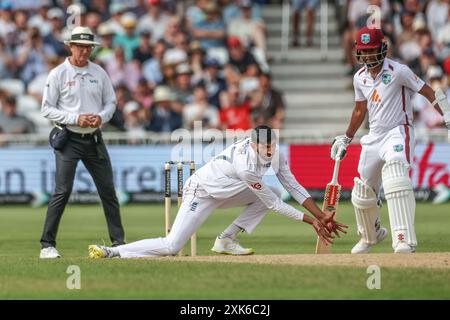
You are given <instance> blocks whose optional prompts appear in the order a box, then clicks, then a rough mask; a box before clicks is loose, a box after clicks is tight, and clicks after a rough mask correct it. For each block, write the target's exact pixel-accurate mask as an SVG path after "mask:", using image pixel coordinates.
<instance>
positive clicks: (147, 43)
mask: <svg viewBox="0 0 450 320" xmlns="http://www.w3.org/2000/svg"><path fill="white" fill-rule="evenodd" d="M139 36H140V43H139V47H137V48H136V49H134V51H133V60H136V61H138V62H139V64H140V65H142V64H143V63H144V62H145V61H147V60H149V59H151V58H152V45H151V33H150V32H149V31H147V30H143V31H141V33H140V35H139Z"/></svg>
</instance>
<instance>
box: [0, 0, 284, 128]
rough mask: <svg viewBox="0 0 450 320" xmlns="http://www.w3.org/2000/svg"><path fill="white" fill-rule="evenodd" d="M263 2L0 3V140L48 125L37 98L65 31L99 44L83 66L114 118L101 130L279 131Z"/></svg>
mask: <svg viewBox="0 0 450 320" xmlns="http://www.w3.org/2000/svg"><path fill="white" fill-rule="evenodd" d="M265 3H267V1H265V0H259V1H258V0H253V1H252V0H217V1H213V0H195V1H175V0H126V1H124V0H110V1H106V0H91V1H67V0H33V1H31V0H20V1H19V0H18V1H12V0H0V79H1V80H0V109H1V110H0V134H1V133H2V132H3V133H33V132H36V131H38V132H39V131H43V130H44V129H47V128H48V127H49V126H50V125H51V124H49V123H45V121H47V120H46V119H44V118H43V117H42V115H41V114H40V104H41V101H42V95H43V90H44V87H45V83H46V79H47V75H48V73H49V71H50V70H51V69H52V68H54V67H55V66H57V65H58V64H60V63H62V62H63V61H64V59H66V58H67V56H68V55H69V54H70V52H69V50H68V48H67V47H66V46H65V45H64V43H63V41H64V40H67V39H68V38H69V37H70V31H71V28H70V27H69V26H70V25H73V26H75V24H81V25H83V26H87V27H89V28H90V29H91V30H92V32H93V33H94V34H95V35H96V39H95V40H96V41H98V42H100V43H101V44H102V45H101V46H98V47H96V48H94V50H93V52H92V56H91V60H92V61H93V62H95V63H97V64H100V65H101V66H102V67H103V68H104V69H105V70H106V71H107V73H108V74H109V76H110V78H111V81H112V83H113V86H114V88H115V92H116V98H117V110H116V112H115V114H114V116H113V118H112V119H111V121H110V122H109V123H108V124H106V125H105V126H104V128H103V129H104V130H105V131H119V132H125V131H127V132H131V133H132V134H133V135H135V136H139V135H141V134H145V133H146V132H149V131H151V132H157V133H160V132H171V131H173V130H175V129H178V128H186V129H192V128H193V127H194V125H197V124H196V121H201V122H200V125H201V126H203V128H216V129H221V130H223V129H244V130H246V129H249V128H251V127H252V126H255V125H259V124H269V125H271V126H273V127H274V128H282V126H283V119H284V109H285V105H284V102H283V98H282V94H281V93H280V92H279V91H278V90H276V89H274V88H273V87H272V85H271V75H270V69H269V64H268V57H267V49H266V29H265V24H264V21H263V20H262V17H261V6H262V5H264V4H265ZM74 6H76V7H75V8H74ZM74 12H75V13H77V12H79V13H80V15H78V16H76V15H74V14H73V13H74ZM197 123H198V122H197Z"/></svg>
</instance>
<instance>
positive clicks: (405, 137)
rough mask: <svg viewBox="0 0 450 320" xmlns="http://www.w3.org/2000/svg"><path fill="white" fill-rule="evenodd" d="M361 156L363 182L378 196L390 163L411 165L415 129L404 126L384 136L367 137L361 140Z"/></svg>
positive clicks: (359, 167) (370, 135) (360, 170)
mask: <svg viewBox="0 0 450 320" xmlns="http://www.w3.org/2000/svg"><path fill="white" fill-rule="evenodd" d="M361 146H362V150H361V156H360V158H359V165H358V172H359V175H360V177H361V180H362V181H364V182H365V183H366V184H367V185H369V186H370V187H371V188H372V189H373V191H375V193H376V194H377V195H378V194H379V191H380V187H381V183H382V180H381V170H382V169H383V166H384V164H385V163H386V162H388V161H395V160H397V161H401V162H403V163H405V164H406V165H408V166H409V165H410V164H411V162H412V160H413V154H414V147H415V142H414V129H413V128H412V127H411V126H407V125H402V126H398V127H395V128H394V129H392V130H390V131H388V132H387V133H386V134H384V135H380V136H377V135H372V134H369V135H366V136H364V137H362V138H361Z"/></svg>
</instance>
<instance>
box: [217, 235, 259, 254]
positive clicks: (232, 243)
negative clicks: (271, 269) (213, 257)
mask: <svg viewBox="0 0 450 320" xmlns="http://www.w3.org/2000/svg"><path fill="white" fill-rule="evenodd" d="M211 251H214V252H216V253H221V254H231V255H237V256H239V255H241V256H245V255H249V254H253V253H255V251H254V250H253V249H252V248H243V247H241V245H240V244H239V242H237V241H236V240H232V239H230V238H223V239H219V238H216V242H214V246H213V247H212V248H211Z"/></svg>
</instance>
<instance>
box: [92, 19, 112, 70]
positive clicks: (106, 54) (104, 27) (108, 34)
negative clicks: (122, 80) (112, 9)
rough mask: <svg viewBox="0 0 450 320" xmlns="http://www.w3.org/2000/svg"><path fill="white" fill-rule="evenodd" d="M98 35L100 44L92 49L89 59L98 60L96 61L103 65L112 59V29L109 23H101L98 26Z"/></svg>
mask: <svg viewBox="0 0 450 320" xmlns="http://www.w3.org/2000/svg"><path fill="white" fill-rule="evenodd" d="M98 35H99V36H100V41H101V44H102V45H101V46H98V47H95V48H94V50H92V54H91V59H92V60H96V61H98V63H100V64H101V65H103V66H106V65H107V64H108V62H109V61H111V59H114V48H113V36H114V31H113V29H112V28H111V25H109V24H107V23H102V24H101V25H99V27H98Z"/></svg>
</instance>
